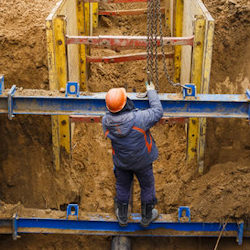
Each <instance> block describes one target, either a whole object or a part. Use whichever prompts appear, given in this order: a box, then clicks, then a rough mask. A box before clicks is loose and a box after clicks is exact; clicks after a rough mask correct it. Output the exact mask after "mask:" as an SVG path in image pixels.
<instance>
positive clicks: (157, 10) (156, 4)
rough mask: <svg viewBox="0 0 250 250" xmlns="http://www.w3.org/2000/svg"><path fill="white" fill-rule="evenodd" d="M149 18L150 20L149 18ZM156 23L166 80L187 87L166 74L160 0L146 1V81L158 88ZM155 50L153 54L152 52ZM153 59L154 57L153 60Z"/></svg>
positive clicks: (174, 84) (173, 84) (175, 85)
mask: <svg viewBox="0 0 250 250" xmlns="http://www.w3.org/2000/svg"><path fill="white" fill-rule="evenodd" d="M149 19H150V20H149ZM158 23H159V33H160V48H161V53H162V59H163V71H164V75H165V77H166V78H167V80H168V82H169V83H170V84H171V85H172V86H174V87H177V86H179V87H182V88H186V89H188V87H186V86H184V85H182V84H180V83H175V82H174V81H173V80H172V79H171V76H170V75H169V74H168V70H167V65H166V55H165V51H164V45H163V32H162V19H161V1H160V0H148V1H147V79H148V82H150V81H152V82H153V83H154V84H155V86H156V89H157V90H159V76H158V52H157V47H158V46H157V45H158V44H157V43H158V41H157V40H158V39H157V38H158ZM154 50H155V54H154ZM153 59H155V60H154V61H153Z"/></svg>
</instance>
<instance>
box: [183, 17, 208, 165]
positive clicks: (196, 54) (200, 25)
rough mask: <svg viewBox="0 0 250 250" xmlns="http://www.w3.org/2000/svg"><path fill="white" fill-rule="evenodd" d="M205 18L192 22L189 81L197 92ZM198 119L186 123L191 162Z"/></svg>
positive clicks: (200, 71)
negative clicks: (191, 55)
mask: <svg viewBox="0 0 250 250" xmlns="http://www.w3.org/2000/svg"><path fill="white" fill-rule="evenodd" d="M205 25H206V20H205V19H204V17H203V16H197V17H196V20H195V22H194V36H195V37H194V46H193V57H192V69H191V82H192V83H194V84H195V85H196V90H197V93H200V91H201V84H202V69H203V51H204V37H205ZM198 128H199V119H198V118H190V119H189V124H188V144H187V159H188V162H189V163H191V162H193V161H195V160H196V159H197V146H198V139H199V136H198V135H199V133H198Z"/></svg>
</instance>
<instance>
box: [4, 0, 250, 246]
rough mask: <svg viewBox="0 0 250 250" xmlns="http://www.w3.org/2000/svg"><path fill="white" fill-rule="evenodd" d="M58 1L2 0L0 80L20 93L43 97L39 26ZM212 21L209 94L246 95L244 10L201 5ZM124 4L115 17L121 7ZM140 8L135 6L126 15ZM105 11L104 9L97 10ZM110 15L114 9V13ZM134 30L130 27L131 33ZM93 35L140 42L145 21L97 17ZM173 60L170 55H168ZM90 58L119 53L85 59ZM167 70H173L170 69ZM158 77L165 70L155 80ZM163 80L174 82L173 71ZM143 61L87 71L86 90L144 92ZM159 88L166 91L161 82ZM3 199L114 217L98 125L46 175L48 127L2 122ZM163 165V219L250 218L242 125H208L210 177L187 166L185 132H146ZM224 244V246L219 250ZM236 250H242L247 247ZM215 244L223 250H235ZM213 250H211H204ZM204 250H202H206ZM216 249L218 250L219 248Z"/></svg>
mask: <svg viewBox="0 0 250 250" xmlns="http://www.w3.org/2000/svg"><path fill="white" fill-rule="evenodd" d="M55 2H56V1H55V0H54V1H49V0H43V1H39V0H35V1H33V0H32V1H31V0H21V1H20V0H19V1H14V0H9V1H7V0H2V1H1V5H0V27H1V28H0V72H1V73H4V74H5V79H6V84H7V86H10V85H12V84H16V85H17V86H23V87H25V88H45V89H46V88H48V74H47V58H46V40H45V39H46V36H45V22H44V20H45V17H46V16H47V14H48V13H49V11H50V9H51V8H52V6H53V5H54V3H55ZM205 4H206V5H207V7H208V9H209V11H210V12H211V14H212V15H213V16H214V18H215V19H216V26H215V30H216V31H215V44H214V53H213V65H212V76H211V91H212V92H213V93H236V92H238V93H243V92H244V89H245V88H246V87H248V88H249V87H250V86H249V70H248V69H249V47H247V46H249V4H248V3H247V1H244V0H238V1H236V0H235V1H218V0H213V1H205ZM13 6H15V8H13ZM125 6H127V5H125V4H122V5H118V8H125ZM136 6H140V4H139V5H138V4H132V5H130V8H134V7H136ZM104 7H105V8H107V7H106V6H103V8H104ZM112 8H115V7H112ZM134 24H136V25H134ZM96 33H98V34H117V35H143V34H146V26H145V17H140V16H136V17H113V18H107V17H105V18H102V19H101V21H100V27H99V28H98V29H97V30H96ZM168 50H169V51H170V50H171V48H168ZM91 53H92V55H100V54H102V53H104V54H119V53H124V52H122V51H103V50H92V52H91ZM167 64H168V66H169V68H171V66H172V64H171V61H170V60H168V61H167ZM161 72H162V71H161ZM170 73H172V72H171V71H170ZM144 81H145V62H144V61H140V62H133V63H121V64H112V65H104V64H95V65H93V66H92V67H91V77H90V79H89V90H90V91H107V90H108V89H109V88H110V87H111V86H112V87H114V86H127V88H128V90H129V91H132V90H137V91H139V90H144ZM160 89H161V91H164V92H167V91H168V92H175V91H179V90H176V89H174V88H171V87H170V86H169V85H168V84H166V81H165V79H164V77H163V76H162V74H161V76H160ZM0 127H1V130H2V131H3V132H2V135H1V138H0V140H1V141H0V142H1V143H0V152H1V153H0V195H1V200H4V201H5V202H7V203H17V202H20V203H22V204H23V205H25V206H26V207H34V208H54V209H61V210H65V208H66V205H67V204H68V203H70V202H76V203H78V204H79V205H80V207H81V209H82V210H85V211H93V212H94V211H105V212H112V211H113V203H112V200H113V197H114V176H113V172H112V158H111V147H110V142H109V141H107V140H105V139H104V138H103V134H102V129H101V125H100V124H90V125H84V124H77V125H76V129H75V133H74V139H73V148H74V149H73V153H72V161H71V162H65V164H64V166H63V167H62V169H61V170H60V172H55V171H54V169H53V167H52V155H51V132H50V119H49V118H48V117H31V116H25V117H18V118H15V119H14V120H13V121H8V120H7V117H6V116H1V117H0ZM152 133H153V136H154V138H155V140H156V142H157V146H158V148H159V152H160V157H159V160H157V161H156V163H155V167H154V173H155V179H156V191H157V196H158V199H159V204H158V208H159V210H160V212H161V213H176V209H177V207H178V206H179V205H188V206H190V207H191V211H192V218H193V219H199V220H207V221H209V220H210V221H211V220H222V221H223V220H225V218H227V217H228V216H229V217H230V218H231V219H238V218H243V219H246V220H247V219H249V214H250V211H249V207H250V204H249V202H248V201H249V187H250V178H249V174H250V169H249V166H250V159H249V157H250V154H249V150H250V145H249V142H250V134H249V133H250V132H249V125H248V123H247V121H242V120H236V119H233V120H230V121H229V119H221V120H212V119H210V120H209V123H208V137H207V154H206V161H207V166H208V168H207V173H206V174H205V175H204V176H198V175H197V170H196V168H195V167H194V166H187V165H186V164H185V155H186V133H185V127H184V125H180V124H179V125H158V126H157V127H155V128H154V129H153V130H152ZM138 200H139V187H138V183H137V182H136V184H135V190H134V211H139V209H140V208H139V202H136V201H138ZM1 239H2V241H0V246H1V248H3V249H4V248H6V246H8V247H9V246H11V247H12V248H13V249H16V248H19V249H20V248H21V249H22V248H25V249H29V248H30V249H36V248H46V249H50V248H51V249H52V248H54V249H60V248H63V247H65V246H69V248H73V249H80V248H84V249H85V248H86V249H99V248H109V247H110V238H98V237H94V238H93V237H76V236H73V237H72V236H66V237H65V236H57V237H54V236H33V235H30V236H24V237H23V239H22V240H21V241H17V242H12V241H11V240H8V239H9V238H6V237H2V238H1ZM223 242H224V243H223ZM246 242H247V243H245V245H244V246H243V247H242V248H241V249H247V248H248V247H249V242H248V241H246ZM213 244H215V241H214V240H213V241H212V240H211V241H210V240H199V239H197V240H196V239H195V240H194V239H190V240H177V239H161V240H160V241H159V240H158V239H135V240H133V246H134V248H135V249H140V247H141V248H142V249H147V248H148V249H152V247H155V248H156V249H165V248H166V246H168V249H187V247H188V246H190V249H206V247H207V248H208V247H210V246H211V245H213ZM234 244H235V243H233V242H232V241H231V240H230V241H227V240H222V246H223V248H224V249H231V248H229V246H230V247H232V249H234V248H233V247H235V249H238V248H237V246H235V245H234ZM210 248H211V247H210ZM210 248H209V249H210ZM223 248H222V249H223Z"/></svg>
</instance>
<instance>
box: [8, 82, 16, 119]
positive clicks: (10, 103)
mask: <svg viewBox="0 0 250 250" xmlns="http://www.w3.org/2000/svg"><path fill="white" fill-rule="evenodd" d="M15 92H16V85H13V86H12V87H11V89H10V91H9V93H8V118H9V120H12V118H13V117H14V115H13V97H14V95H15Z"/></svg>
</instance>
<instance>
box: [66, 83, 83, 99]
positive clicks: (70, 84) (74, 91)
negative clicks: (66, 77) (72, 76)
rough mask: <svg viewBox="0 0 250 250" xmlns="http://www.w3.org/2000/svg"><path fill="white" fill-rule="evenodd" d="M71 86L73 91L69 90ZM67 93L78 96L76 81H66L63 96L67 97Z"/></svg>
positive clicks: (78, 90) (78, 88)
mask: <svg viewBox="0 0 250 250" xmlns="http://www.w3.org/2000/svg"><path fill="white" fill-rule="evenodd" d="M72 87H74V90H73V91H72V90H71V88H72ZM68 95H76V96H77V97H79V96H80V87H79V83H77V82H68V83H67V85H66V92H65V97H68Z"/></svg>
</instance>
